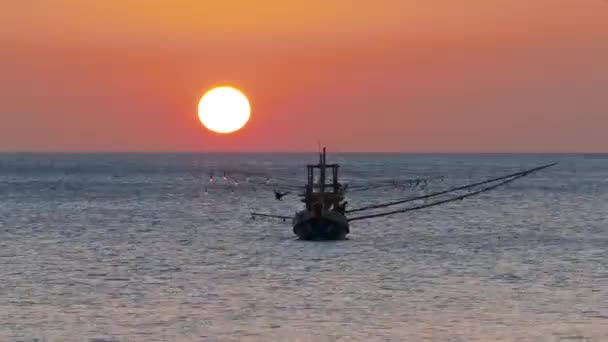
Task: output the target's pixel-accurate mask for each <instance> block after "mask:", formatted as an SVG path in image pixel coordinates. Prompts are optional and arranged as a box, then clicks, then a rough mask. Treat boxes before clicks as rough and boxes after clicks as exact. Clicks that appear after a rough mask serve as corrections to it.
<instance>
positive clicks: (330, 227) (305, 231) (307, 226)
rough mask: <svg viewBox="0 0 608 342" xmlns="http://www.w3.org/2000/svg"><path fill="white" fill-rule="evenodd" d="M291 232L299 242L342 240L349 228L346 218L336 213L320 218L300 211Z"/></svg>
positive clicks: (325, 214)
mask: <svg viewBox="0 0 608 342" xmlns="http://www.w3.org/2000/svg"><path fill="white" fill-rule="evenodd" d="M293 232H294V234H296V235H297V236H298V238H299V239H300V240H313V241H319V240H344V239H346V235H348V233H349V232H350V226H349V223H348V220H347V219H346V217H345V216H344V215H343V214H341V213H339V212H336V211H330V212H325V213H323V214H322V215H320V216H314V215H313V214H312V213H310V212H308V211H301V212H299V213H298V214H296V217H295V218H294V225H293Z"/></svg>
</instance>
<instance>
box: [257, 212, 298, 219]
mask: <svg viewBox="0 0 608 342" xmlns="http://www.w3.org/2000/svg"><path fill="white" fill-rule="evenodd" d="M255 216H260V217H270V218H278V219H282V220H283V221H284V220H288V219H292V217H290V216H282V215H272V214H262V213H251V217H252V218H254V217H255Z"/></svg>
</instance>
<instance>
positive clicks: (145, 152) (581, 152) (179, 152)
mask: <svg viewBox="0 0 608 342" xmlns="http://www.w3.org/2000/svg"><path fill="white" fill-rule="evenodd" d="M318 153H319V151H312V150H310V151H303V150H300V151H276V150H275V151H273V150H266V151H234V150H228V151H221V150H214V151H113V150H107V151H90V150H89V151H87V150H83V151H44V150H31V151H18V150H14V151H8V150H6V151H3V150H0V154H318ZM327 153H328V154H412V155H420V154H424V155H515V154H517V155H606V154H608V151H605V152H598V151H568V152H566V151H523V152H522V151H355V150H350V151H341V150H337V151H328V152H327Z"/></svg>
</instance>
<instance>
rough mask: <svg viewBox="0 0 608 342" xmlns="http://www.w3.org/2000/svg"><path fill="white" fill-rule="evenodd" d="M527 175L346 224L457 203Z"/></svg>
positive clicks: (354, 218)
mask: <svg viewBox="0 0 608 342" xmlns="http://www.w3.org/2000/svg"><path fill="white" fill-rule="evenodd" d="M527 175H528V174H520V175H518V176H515V177H514V178H511V179H507V180H504V181H502V182H500V183H498V184H494V185H491V186H488V187H485V188H483V189H480V190H477V191H474V192H471V193H468V194H464V195H460V196H457V197H452V198H448V199H445V200H442V201H438V202H432V203H428V204H421V205H419V206H415V207H410V208H405V209H400V210H394V211H388V212H384V213H378V214H371V215H365V216H357V217H353V218H350V219H348V222H351V221H359V220H365V219H370V218H376V217H382V216H388V215H393V214H401V213H405V212H408V211H414V210H420V209H425V208H430V207H434V206H438V205H440V204H445V203H449V202H454V201H459V200H462V199H465V198H467V197H471V196H475V195H479V194H481V193H483V192H486V191H490V190H493V189H496V188H498V187H499V186H502V185H506V184H508V183H511V182H513V181H515V180H517V179H519V178H522V177H525V176H527Z"/></svg>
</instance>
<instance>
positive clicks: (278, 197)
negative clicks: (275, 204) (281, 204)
mask: <svg viewBox="0 0 608 342" xmlns="http://www.w3.org/2000/svg"><path fill="white" fill-rule="evenodd" d="M272 191H274V198H275V199H276V200H277V201H280V200H281V199H283V196H285V195H287V194H289V191H287V192H279V191H277V190H272Z"/></svg>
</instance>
